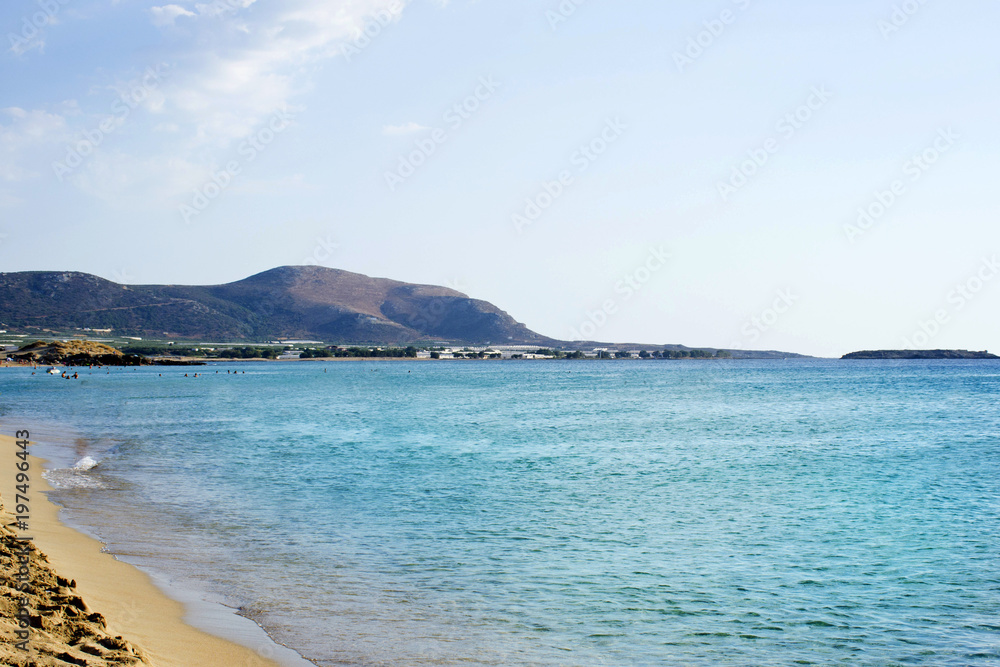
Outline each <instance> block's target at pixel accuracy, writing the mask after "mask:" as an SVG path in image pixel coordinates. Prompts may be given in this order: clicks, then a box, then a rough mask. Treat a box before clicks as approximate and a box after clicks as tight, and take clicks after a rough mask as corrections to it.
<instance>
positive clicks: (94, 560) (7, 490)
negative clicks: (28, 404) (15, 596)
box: [0, 435, 311, 667]
mask: <svg viewBox="0 0 1000 667" xmlns="http://www.w3.org/2000/svg"><path fill="white" fill-rule="evenodd" d="M0 451H3V452H4V453H5V454H4V456H3V457H2V459H3V460H6V461H7V463H6V465H4V469H3V471H2V472H0V499H2V502H3V506H4V511H5V513H6V514H8V515H9V514H11V513H12V511H13V509H14V508H15V507H16V505H15V504H14V502H13V501H14V500H15V499H16V498H17V495H16V494H17V493H18V490H17V489H16V484H17V480H16V475H17V473H18V469H17V467H16V465H17V464H18V463H20V462H21V461H20V459H18V458H16V456H15V455H16V453H17V452H18V451H20V449H19V448H18V447H17V445H16V441H15V438H14V437H12V436H9V435H0ZM28 463H29V471H28V475H29V478H30V482H29V483H30V487H29V493H28V494H27V495H28V498H29V503H28V506H29V508H30V512H29V514H28V516H29V519H28V520H27V522H26V523H27V526H28V530H27V531H25V532H24V534H25V535H28V536H30V537H31V538H32V542H33V545H34V549H35V551H37V552H41V553H43V554H45V555H46V556H47V557H48V564H49V565H50V566H51V568H52V569H53V570H54V571H55V572H56V573H57V574H58V576H59V577H61V578H63V579H65V580H73V581H75V593H76V594H77V595H78V596H79V597H81V598H82V599H83V601H84V602H85V603H86V605H87V609H88V612H96V613H99V614H100V615H101V616H103V617H104V619H105V622H106V629H107V632H108V633H109V634H110V635H111V636H121V637H123V638H124V639H125V640H127V641H128V642H129V643H130V644H132V645H133V646H135V647H137V648H138V652H141V654H142V655H144V656H145V657H146V659H147V660H148V662H149V664H151V665H153V666H154V667H228V666H232V667H282V666H283V665H288V664H292V662H290V661H289V660H287V659H282V660H279V659H275V658H272V656H277V655H278V654H280V653H282V652H283V651H288V652H292V651H291V649H287V648H285V647H282V646H280V645H278V644H276V643H274V642H273V641H272V640H271V639H270V638H269V637H267V635H266V633H264V631H263V629H261V628H259V626H256V624H254V627H256V628H257V629H258V630H260V633H259V636H258V637H257V638H256V639H254V638H253V637H252V636H251V635H253V634H255V633H252V632H249V633H247V632H245V633H242V634H244V636H243V637H242V639H243V640H244V641H245V642H246V643H252V645H253V647H254V648H253V649H251V648H248V647H246V646H244V645H241V644H238V643H236V642H235V641H230V640H228V639H223V638H221V637H218V636H216V635H214V634H209V633H208V632H205V631H202V630H200V629H198V628H196V627H194V626H192V625H190V624H189V623H188V622H187V621H186V619H188V618H190V617H191V616H192V610H191V609H190V608H189V606H186V605H185V604H184V603H182V602H180V601H178V600H176V599H173V598H172V597H171V596H169V595H167V593H165V592H164V590H163V589H161V588H160V587H159V586H157V584H156V583H154V579H153V577H151V576H150V575H148V574H147V573H145V572H144V571H142V570H140V569H139V568H137V567H135V566H133V565H131V564H129V563H126V562H124V561H121V560H118V559H117V558H115V557H114V556H113V555H112V554H111V553H109V552H107V551H105V549H104V545H103V544H102V543H101V542H100V541H99V540H96V539H94V538H93V537H90V536H88V535H86V534H84V533H82V532H80V531H78V530H76V529H74V528H72V527H71V526H69V525H66V524H65V523H63V522H62V521H61V520H60V518H59V510H60V508H59V506H58V505H56V504H55V503H53V502H51V501H50V500H49V499H48V497H47V493H48V492H49V491H52V487H51V486H50V485H49V484H48V482H47V481H46V480H45V479H43V478H42V472H43V471H44V470H45V467H44V463H45V462H44V460H42V459H40V458H38V457H35V456H30V457H29V459H28ZM5 523H7V521H6V519H5ZM17 532H18V534H20V531H17ZM185 602H187V603H188V605H193V604H196V601H195V600H187V599H186V600H185ZM206 604H208V603H206ZM31 613H32V614H37V615H40V616H42V617H43V623H44V617H45V616H46V615H47V614H49V613H51V611H46V610H32V612H31ZM195 615H198V614H197V613H196V614H195ZM201 615H204V610H201ZM232 616H233V617H234V619H236V618H239V619H241V620H243V621H246V623H252V621H249V620H247V619H242V617H238V616H237V615H236V614H235V613H233V614H232ZM6 634H7V633H5V637H4V641H5V642H8V641H10V642H11V643H13V642H14V638H13V637H11V638H9V639H8V637H7V636H6ZM29 641H30V640H29ZM296 656H297V654H296ZM91 658H93V656H91ZM299 661H300V662H299V664H303V663H306V661H305V660H304V659H302V658H301V657H300V658H299ZM87 664H90V665H104V664H112V663H105V662H103V661H102V662H93V661H92V660H89V661H88V663H87ZM115 664H117V663H115ZM136 664H141V663H136ZM307 664H311V663H307Z"/></svg>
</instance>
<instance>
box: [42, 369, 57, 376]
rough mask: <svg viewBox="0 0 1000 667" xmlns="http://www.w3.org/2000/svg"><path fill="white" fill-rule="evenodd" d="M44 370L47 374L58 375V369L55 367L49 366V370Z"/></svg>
mask: <svg viewBox="0 0 1000 667" xmlns="http://www.w3.org/2000/svg"><path fill="white" fill-rule="evenodd" d="M45 372H46V373H48V374H49V375H59V371H58V370H57V369H55V368H50V369H49V370H47V371H45Z"/></svg>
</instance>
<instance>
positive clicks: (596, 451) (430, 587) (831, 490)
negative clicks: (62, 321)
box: [0, 361, 1000, 666]
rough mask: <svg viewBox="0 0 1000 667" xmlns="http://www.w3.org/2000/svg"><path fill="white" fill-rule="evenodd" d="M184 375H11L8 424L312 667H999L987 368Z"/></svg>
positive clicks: (487, 367)
mask: <svg viewBox="0 0 1000 667" xmlns="http://www.w3.org/2000/svg"><path fill="white" fill-rule="evenodd" d="M236 368H238V369H239V370H240V371H246V372H245V374H244V373H242V372H241V373H240V374H239V375H227V373H226V370H227V369H229V370H232V369H236ZM217 369H218V370H220V371H221V372H220V373H218V374H216V373H215V371H216V370H217ZM195 370H197V372H199V375H200V377H198V378H191V377H188V378H185V377H183V376H184V373H185V372H188V373H189V374H191V373H193V372H194V371H192V370H191V369H174V368H157V369H148V368H144V369H138V370H114V371H112V372H111V374H110V375H108V374H105V371H103V370H102V371H97V370H94V371H93V372H92V373H91V372H89V371H87V372H86V373H87V374H83V373H82V374H81V378H82V379H81V380H80V381H67V380H62V379H60V378H58V377H49V376H44V375H36V376H30V374H28V373H26V372H25V371H22V370H4V371H3V372H0V396H2V398H3V399H4V400H3V404H2V407H0V423H2V424H3V426H4V427H5V428H6V430H7V431H11V430H12V429H15V428H25V427H26V426H31V427H32V428H34V425H35V424H39V423H42V425H43V431H42V432H43V433H45V434H46V435H48V438H47V441H48V442H47V445H43V447H42V449H40V450H39V451H38V453H40V454H42V455H43V456H48V457H49V458H50V459H51V460H52V461H53V464H54V465H55V466H56V467H58V468H60V470H57V471H55V472H53V473H52V474H51V475H50V477H51V479H52V481H53V483H54V484H58V485H61V486H62V487H63V488H62V489H61V490H60V491H58V492H57V493H56V494H55V496H54V499H55V500H57V501H58V502H60V503H61V504H63V505H65V506H66V507H67V508H68V510H67V511H68V513H69V517H70V519H71V520H72V521H74V522H78V523H80V524H82V525H85V526H87V527H88V529H89V530H90V531H91V532H93V533H96V534H97V535H100V536H101V537H102V538H103V539H105V540H106V541H107V542H109V548H110V550H111V551H113V552H114V553H116V554H121V555H123V557H125V558H126V559H127V560H130V561H132V562H136V563H139V564H141V565H143V566H145V567H147V568H151V569H153V570H155V571H157V572H159V573H161V575H163V576H164V577H165V578H166V579H167V580H169V581H170V582H171V584H172V585H174V586H179V587H182V588H187V589H189V590H196V591H201V592H202V593H203V594H204V595H206V596H207V597H208V598H209V599H212V600H218V601H221V602H224V603H226V604H228V605H230V606H232V607H236V608H240V609H241V610H242V612H243V613H244V614H245V615H247V616H249V617H251V618H253V619H254V620H256V621H258V622H259V623H261V624H262V625H263V626H264V627H265V628H266V629H267V630H268V631H269V633H270V634H271V635H272V636H273V637H275V638H276V639H277V640H278V641H280V642H283V643H285V644H287V645H289V646H291V647H293V648H295V649H296V650H298V651H299V652H301V653H302V654H304V655H305V656H306V657H308V658H310V659H312V660H314V661H315V662H316V663H318V664H320V665H324V666H327V665H352V664H365V665H380V664H386V665H404V664H405V665H422V664H423V665H432V664H434V665H437V664H441V665H448V664H488V665H509V664H527V665H622V664H668V665H747V664H768V665H793V664H815V665H832V664H845V665H914V664H927V665H1000V622H998V621H997V618H1000V567H998V564H1000V474H998V473H1000V446H998V445H1000V410H998V409H997V402H998V398H1000V363H997V362H964V361H959V362H848V361H785V362H782V361H769V362H742V361H741V362H727V361H723V362H717V361H708V362H666V361H649V362H590V361H578V362H525V363H516V362H512V363H507V362H502V363H501V362H437V363H435V362H403V361H398V362H381V363H370V362H352V363H343V362H341V363H323V362H316V363H298V364H274V363H271V364H240V365H237V364H228V365H220V366H209V367H205V368H199V369H195ZM324 371H325V372H324ZM161 373H162V377H161V376H160V374H161ZM36 437H37V436H36ZM84 457H90V458H92V459H94V460H96V461H98V462H99V463H98V465H97V466H96V467H93V468H90V469H86V470H84V469H83V468H85V467H86V466H85V465H82V464H81V465H80V466H79V468H78V469H75V470H68V469H72V468H73V466H74V465H75V464H77V463H78V462H80V461H81V459H83V458H84Z"/></svg>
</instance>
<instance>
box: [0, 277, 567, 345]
mask: <svg viewBox="0 0 1000 667" xmlns="http://www.w3.org/2000/svg"><path fill="white" fill-rule="evenodd" d="M0 322H2V323H3V324H4V325H5V326H8V327H14V328H32V327H33V328H38V329H41V328H53V329H56V328H62V329H69V328H81V329H82V328H88V329H109V328H110V329H113V330H114V331H115V333H116V334H120V335H141V336H144V337H163V336H166V337H177V338H190V339H194V340H208V339H227V340H269V339H282V338H285V339H298V338H318V339H321V340H337V341H340V342H345V343H362V342H364V343H370V342H384V343H399V342H420V341H433V340H447V341H452V342H463V343H486V342H492V343H494V344H527V345H535V344H537V345H550V344H554V343H555V342H557V341H554V340H553V339H551V338H548V337H546V336H542V335H540V334H537V333H535V332H534V331H531V330H530V329H528V328H527V327H526V326H524V325H523V324H521V323H519V322H517V321H515V320H514V318H512V317H511V316H510V315H509V314H507V313H506V312H504V311H503V310H501V309H500V308H498V307H496V306H495V305H493V304H491V303H489V302H487V301H483V300H480V299H473V298H471V297H469V296H467V295H465V294H462V293H461V292H458V291H456V290H453V289H450V288H447V287H439V286H436V285H419V284H414V283H405V282H402V281H398V280H391V279H388V278H371V277H369V276H365V275H362V274H359V273H351V272H349V271H343V270H341V269H330V268H326V267H318V266H281V267H277V268H274V269H269V270H267V271H262V272H260V273H257V274H254V275H252V276H249V277H247V278H244V279H242V280H237V281H234V282H230V283H224V284H219V285H173V284H169V285H123V284H119V283H115V282H113V281H110V280H106V279H104V278H100V277H99V276H95V275H92V274H88V273H82V272H77V271H25V272H18V273H0Z"/></svg>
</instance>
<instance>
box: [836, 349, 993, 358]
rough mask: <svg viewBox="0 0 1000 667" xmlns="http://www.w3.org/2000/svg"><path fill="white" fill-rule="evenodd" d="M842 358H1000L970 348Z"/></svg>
mask: <svg viewBox="0 0 1000 667" xmlns="http://www.w3.org/2000/svg"><path fill="white" fill-rule="evenodd" d="M841 358H842V359H1000V357H998V356H997V355H995V354H990V353H989V352H986V351H983V352H969V351H968V350H864V351H862V352H851V353H850V354H845V355H844V356H843V357H841Z"/></svg>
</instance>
